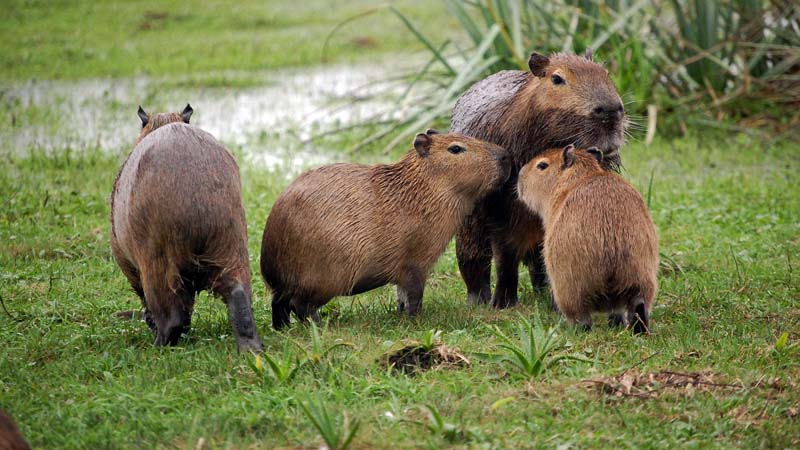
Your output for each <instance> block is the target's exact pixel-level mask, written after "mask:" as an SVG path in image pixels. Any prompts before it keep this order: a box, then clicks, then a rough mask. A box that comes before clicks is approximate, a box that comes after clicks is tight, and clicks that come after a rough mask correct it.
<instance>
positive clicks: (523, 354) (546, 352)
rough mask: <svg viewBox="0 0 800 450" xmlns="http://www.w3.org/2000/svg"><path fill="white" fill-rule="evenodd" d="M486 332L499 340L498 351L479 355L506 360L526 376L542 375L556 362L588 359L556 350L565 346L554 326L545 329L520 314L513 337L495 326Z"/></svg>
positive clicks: (504, 361) (494, 359)
mask: <svg viewBox="0 0 800 450" xmlns="http://www.w3.org/2000/svg"><path fill="white" fill-rule="evenodd" d="M489 331H491V332H492V334H493V335H495V337H497V338H498V339H499V340H500V343H499V344H497V348H498V349H499V350H500V352H499V353H497V354H494V355H483V357H484V358H487V359H490V360H493V361H499V362H503V363H506V364H508V365H509V366H510V367H512V368H513V369H515V370H516V371H517V372H519V373H521V374H523V375H524V376H526V377H529V378H535V377H538V376H540V375H542V374H543V373H544V372H545V371H547V370H548V369H549V368H551V367H552V366H553V365H555V364H557V363H559V362H560V361H564V360H575V361H583V362H590V361H589V360H587V359H586V358H583V357H581V356H578V355H568V354H563V353H558V352H559V351H560V350H563V349H565V348H566V345H565V344H564V341H563V339H562V338H561V337H560V336H559V335H558V332H557V331H556V329H555V328H554V327H550V328H547V329H545V328H544V327H543V326H542V325H541V324H540V323H537V324H536V325H534V324H532V323H531V322H530V321H529V320H528V319H526V318H525V317H522V316H520V322H519V326H518V328H517V335H516V336H515V337H509V336H508V335H506V334H505V333H503V332H502V331H501V330H500V328H499V327H498V326H497V325H494V326H490V327H489Z"/></svg>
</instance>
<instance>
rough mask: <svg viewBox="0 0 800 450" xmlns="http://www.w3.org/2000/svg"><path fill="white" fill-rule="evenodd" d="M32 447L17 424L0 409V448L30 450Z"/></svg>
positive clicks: (0, 449)
mask: <svg viewBox="0 0 800 450" xmlns="http://www.w3.org/2000/svg"><path fill="white" fill-rule="evenodd" d="M29 448H30V447H29V446H28V443H27V442H25V439H24V438H23V437H22V434H21V433H20V432H19V429H18V428H17V425H16V424H15V423H14V421H13V420H11V418H10V417H8V414H6V413H5V411H3V410H2V409H0V450H28V449H29Z"/></svg>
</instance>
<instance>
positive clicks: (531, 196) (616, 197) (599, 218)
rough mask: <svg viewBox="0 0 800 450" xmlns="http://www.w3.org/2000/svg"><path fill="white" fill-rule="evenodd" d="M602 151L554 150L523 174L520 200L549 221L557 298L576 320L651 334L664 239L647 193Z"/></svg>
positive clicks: (548, 248) (548, 256)
mask: <svg viewBox="0 0 800 450" xmlns="http://www.w3.org/2000/svg"><path fill="white" fill-rule="evenodd" d="M602 158H603V154H602V152H601V151H600V150H598V149H597V148H590V149H588V151H585V150H576V149H575V147H573V146H571V145H570V146H567V147H565V148H564V149H563V150H562V149H551V150H548V151H546V152H544V153H542V154H541V155H539V156H537V157H535V158H533V159H532V160H531V162H529V163H528V164H527V165H525V166H524V167H523V168H522V170H521V172H520V174H519V183H518V186H517V188H518V191H519V197H520V199H521V200H522V201H523V202H524V203H525V205H526V206H527V207H529V208H530V209H531V210H532V211H534V212H535V213H537V214H539V215H540V216H541V217H542V219H543V220H544V228H545V238H544V262H545V265H546V267H547V275H548V276H549V277H550V285H551V287H552V290H553V299H554V300H555V303H556V305H557V306H558V309H559V310H561V312H562V313H564V315H565V316H566V317H567V319H568V320H569V321H570V323H572V324H575V323H580V324H581V325H583V326H584V327H586V328H591V326H592V315H591V314H592V313H593V312H596V311H605V312H610V313H611V314H610V315H609V323H610V324H612V325H621V324H623V323H624V324H628V325H631V326H633V330H634V332H636V333H645V332H649V326H650V308H651V307H652V305H653V299H654V298H655V296H656V292H657V291H658V280H657V278H656V274H657V271H658V237H657V235H656V229H655V225H653V221H652V219H650V214H649V213H648V212H647V207H646V206H645V203H644V200H642V196H641V195H640V194H639V192H638V191H636V189H634V188H633V186H631V185H630V184H628V182H627V181H625V180H624V179H623V178H622V177H620V176H619V175H617V174H615V173H610V172H607V171H605V170H603V168H602V166H601V165H600V161H601V160H602Z"/></svg>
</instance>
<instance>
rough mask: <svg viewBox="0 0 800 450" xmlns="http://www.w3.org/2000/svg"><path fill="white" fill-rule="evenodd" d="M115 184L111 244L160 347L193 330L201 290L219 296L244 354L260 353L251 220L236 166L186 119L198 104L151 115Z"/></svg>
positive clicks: (141, 114)
mask: <svg viewBox="0 0 800 450" xmlns="http://www.w3.org/2000/svg"><path fill="white" fill-rule="evenodd" d="M138 114H139V118H140V119H141V121H142V130H141V133H140V136H139V139H138V140H137V144H136V146H135V147H134V149H133V151H132V152H131V154H130V155H129V156H128V159H127V160H126V161H125V163H124V164H123V166H122V168H121V169H120V172H119V175H118V176H117V179H116V181H115V182H114V191H113V193H112V196H111V249H112V252H113V255H114V258H115V260H116V261H117V263H118V264H119V266H120V268H121V269H122V272H123V273H124V274H125V276H126V277H127V278H128V281H129V282H130V284H131V286H132V287H133V289H134V291H135V292H136V293H137V295H138V296H139V297H140V299H141V300H142V306H143V307H144V316H145V320H146V321H147V323H148V325H149V326H150V328H151V329H152V330H153V331H154V332H155V334H156V339H155V344H156V345H175V344H176V343H177V342H178V339H179V338H180V336H181V334H182V333H185V332H187V331H188V330H189V326H190V323H191V319H192V311H193V307H194V299H195V295H196V293H197V292H198V291H201V290H209V291H211V292H213V293H215V294H217V295H220V296H221V297H222V298H223V300H224V301H225V303H226V304H227V306H228V315H229V318H230V322H231V325H232V326H233V331H234V334H235V335H236V340H237V346H238V348H239V350H261V348H262V345H261V340H260V339H259V337H258V333H257V332H256V329H255V323H254V321H253V314H252V309H251V296H252V294H251V286H250V267H249V258H248V253H247V225H246V221H245V213H244V208H243V206H242V199H241V185H240V181H239V169H238V166H237V165H236V162H235V161H234V159H233V156H231V154H230V153H229V152H228V151H227V150H226V149H225V147H223V146H222V145H221V144H220V143H219V142H217V141H216V139H214V137H213V136H211V135H210V134H208V133H206V132H205V131H203V130H200V129H198V128H196V127H193V126H191V125H189V124H188V122H189V118H190V117H191V114H192V108H191V106H189V105H186V108H185V109H184V110H183V112H181V113H167V114H156V115H148V114H147V113H145V112H144V110H143V109H142V108H141V107H139V112H138Z"/></svg>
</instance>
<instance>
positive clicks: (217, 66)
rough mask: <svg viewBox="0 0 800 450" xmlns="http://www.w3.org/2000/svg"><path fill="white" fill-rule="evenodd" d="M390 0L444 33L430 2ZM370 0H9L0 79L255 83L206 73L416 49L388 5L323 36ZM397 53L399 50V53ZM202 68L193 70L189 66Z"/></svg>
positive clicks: (444, 19)
mask: <svg viewBox="0 0 800 450" xmlns="http://www.w3.org/2000/svg"><path fill="white" fill-rule="evenodd" d="M393 4H394V5H395V6H396V7H397V8H398V9H400V10H402V11H403V12H405V13H407V14H409V16H411V17H413V18H414V19H415V20H419V21H420V23H421V24H423V26H425V27H426V28H429V29H430V32H431V33H432V34H433V35H435V36H437V37H439V38H443V37H445V36H447V33H448V32H449V30H453V28H454V27H451V26H449V25H451V24H454V23H455V22H454V21H453V20H452V19H450V18H449V16H447V15H446V14H444V6H443V5H442V4H440V3H439V2H414V1H410V0H399V1H395V2H393ZM376 5H378V4H376V3H375V2H371V1H368V0H357V1H328V0H311V1H307V2H303V5H302V6H303V7H302V8H298V7H297V6H298V5H297V4H296V2H291V1H286V0H281V1H259V0H246V1H239V2H235V3H231V2H227V1H223V0H214V1H207V2H203V3H202V5H199V4H193V3H186V2H181V1H177V0H167V1H158V2H154V1H120V0H115V1H102V2H97V1H90V0H81V1H69V2H65V1H57V2H53V1H28V0H11V1H10V2H4V4H3V8H0V79H5V80H9V79H79V78H87V77H88V78H94V77H124V76H132V75H153V76H171V75H172V76H181V77H185V76H191V77H193V78H192V83H195V84H198V83H200V84H203V85H208V86H215V85H218V84H220V83H222V84H224V85H226V86H228V85H231V84H233V85H237V86H238V85H242V84H244V83H250V84H257V83H258V79H257V78H251V79H249V80H244V79H242V78H241V77H232V78H231V79H230V81H228V78H229V77H226V76H224V75H216V76H207V75H202V74H205V73H206V72H214V71H217V72H218V71H225V70H236V71H253V70H260V69H274V68H278V67H286V66H298V65H308V64H318V63H320V62H322V61H323V56H325V62H350V61H355V60H363V59H364V58H365V57H369V56H374V55H376V54H387V53H396V52H398V53H401V54H403V55H405V54H408V53H410V52H414V51H421V50H422V49H423V46H422V44H420V43H418V42H416V41H415V39H414V37H413V36H410V35H409V34H408V33H407V32H405V28H404V26H403V24H402V23H401V22H400V21H399V20H397V18H396V17H395V16H394V15H392V14H391V13H389V12H388V11H385V12H380V13H376V14H372V15H368V16H365V17H363V18H360V19H358V20H356V21H354V22H351V23H350V24H346V25H345V26H343V27H342V28H341V30H340V31H339V32H338V33H336V34H335V35H334V36H333V38H332V40H331V42H330V44H329V46H328V51H327V52H326V54H325V55H323V53H322V48H323V43H324V41H325V39H326V37H327V36H328V34H329V33H330V32H331V30H332V29H333V28H334V27H335V26H336V25H337V24H339V23H341V22H342V21H343V20H345V19H347V18H350V17H352V16H355V15H358V14H360V13H363V12H365V11H367V10H369V9H372V8H375V7H376ZM398 58H402V56H398ZM198 73H199V74H201V75H199V76H196V75H194V74H198Z"/></svg>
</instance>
